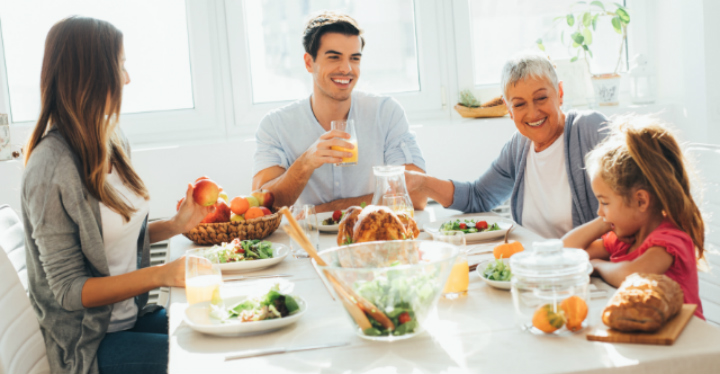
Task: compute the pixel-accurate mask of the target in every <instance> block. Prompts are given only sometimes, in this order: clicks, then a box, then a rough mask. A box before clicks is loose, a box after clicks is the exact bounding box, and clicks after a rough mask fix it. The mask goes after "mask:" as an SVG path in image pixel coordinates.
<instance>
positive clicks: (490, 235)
mask: <svg viewBox="0 0 720 374" xmlns="http://www.w3.org/2000/svg"><path fill="white" fill-rule="evenodd" d="M457 219H459V220H461V221H463V220H466V219H467V220H475V221H486V222H487V223H488V226H490V225H492V224H493V223H497V224H498V226H500V230H495V231H484V232H474V233H471V234H465V240H467V241H469V242H476V241H481V240H490V239H496V238H502V237H503V236H505V233H506V232H507V230H508V229H509V228H510V226H512V223H510V222H508V221H507V220H505V219H503V218H500V217H492V216H467V217H466V216H461V217H448V218H445V219H443V220H442V221H437V222H430V223H426V224H425V225H424V226H423V229H424V230H425V231H427V232H429V233H430V234H432V235H433V236H435V235H437V234H438V233H439V232H440V226H442V225H443V224H444V223H447V222H449V221H455V220H457Z"/></svg>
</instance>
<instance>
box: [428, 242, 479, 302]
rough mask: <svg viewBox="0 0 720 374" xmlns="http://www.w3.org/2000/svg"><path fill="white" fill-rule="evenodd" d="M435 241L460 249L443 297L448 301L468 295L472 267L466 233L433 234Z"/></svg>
mask: <svg viewBox="0 0 720 374" xmlns="http://www.w3.org/2000/svg"><path fill="white" fill-rule="evenodd" d="M433 236H434V238H435V240H438V241H441V242H445V243H450V244H453V245H455V246H457V247H458V249H460V254H458V256H457V259H455V264H454V265H453V267H452V270H450V277H449V278H448V280H447V283H445V288H444V289H443V296H444V297H445V298H447V299H456V298H458V297H461V296H465V295H467V290H468V285H469V284H470V267H469V266H468V258H467V249H466V246H465V244H466V241H465V233H464V232H462V231H441V232H439V233H437V234H433Z"/></svg>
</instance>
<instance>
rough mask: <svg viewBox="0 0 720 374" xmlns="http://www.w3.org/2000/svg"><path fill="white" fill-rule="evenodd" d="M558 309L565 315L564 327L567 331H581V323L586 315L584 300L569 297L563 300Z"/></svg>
mask: <svg viewBox="0 0 720 374" xmlns="http://www.w3.org/2000/svg"><path fill="white" fill-rule="evenodd" d="M560 309H562V311H563V313H564V314H565V319H566V320H567V323H566V324H565V327H567V329H568V330H570V331H578V330H580V329H582V323H583V321H585V318H587V315H588V306H587V304H586V303H585V300H583V299H582V298H581V297H580V296H577V295H574V296H570V297H568V298H567V299H565V300H563V302H562V303H561V304H560Z"/></svg>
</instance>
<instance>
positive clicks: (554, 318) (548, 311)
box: [532, 304, 565, 334]
mask: <svg viewBox="0 0 720 374" xmlns="http://www.w3.org/2000/svg"><path fill="white" fill-rule="evenodd" d="M532 324H533V326H535V328H536V329H538V330H540V331H542V332H544V333H547V334H551V333H553V332H555V330H557V329H559V328H561V327H563V325H564V324H565V317H564V316H563V313H562V312H560V311H557V310H555V308H553V305H552V304H545V305H543V306H541V307H540V308H538V309H537V310H536V311H535V314H533V319H532Z"/></svg>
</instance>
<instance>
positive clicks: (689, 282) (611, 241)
mask: <svg viewBox="0 0 720 374" xmlns="http://www.w3.org/2000/svg"><path fill="white" fill-rule="evenodd" d="M602 239H603V244H604V245H605V249H606V250H607V251H608V252H609V253H610V261H612V262H620V261H632V260H635V259H636V258H638V257H639V256H640V255H642V254H643V253H645V251H647V250H648V249H649V248H652V247H663V248H665V250H666V251H667V253H669V254H670V255H671V256H673V258H674V261H673V263H672V265H671V266H670V268H669V269H668V270H667V271H666V272H665V275H667V276H668V277H670V278H671V279H672V280H674V281H675V282H678V284H680V288H682V290H683V293H684V294H685V300H684V302H685V303H686V304H697V309H696V310H695V315H696V316H698V317H699V318H702V319H703V320H704V319H705V317H704V316H703V313H702V304H700V294H699V290H698V271H697V262H696V260H695V245H694V244H693V241H692V239H691V238H690V235H688V234H687V233H685V232H684V231H682V230H680V229H678V228H677V227H676V226H675V225H673V224H672V222H670V221H669V220H664V221H663V222H662V223H661V224H660V226H658V227H657V228H656V229H655V230H654V231H653V232H651V233H650V235H648V237H647V238H645V241H644V242H643V243H642V244H641V245H640V246H639V247H638V248H637V249H636V250H634V251H632V252H630V253H628V252H627V251H628V249H630V246H631V245H632V244H629V243H624V242H621V241H620V240H618V237H617V235H615V233H614V232H613V231H610V232H608V233H607V234H605V235H603V237H602Z"/></svg>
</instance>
